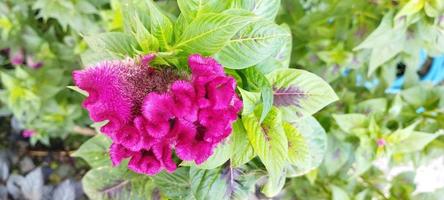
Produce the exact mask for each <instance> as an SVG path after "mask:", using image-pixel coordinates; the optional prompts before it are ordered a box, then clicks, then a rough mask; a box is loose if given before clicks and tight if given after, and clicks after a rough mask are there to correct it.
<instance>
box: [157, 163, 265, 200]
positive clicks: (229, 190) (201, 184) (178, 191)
mask: <svg viewBox="0 0 444 200" xmlns="http://www.w3.org/2000/svg"><path fill="white" fill-rule="evenodd" d="M258 178H259V177H258V174H257V173H256V172H255V170H253V169H244V168H231V167H230V168H216V169H212V170H203V169H197V168H194V167H191V168H190V169H188V168H179V169H177V170H176V171H175V172H174V173H172V174H169V173H166V172H162V173H160V174H158V175H156V176H154V177H153V179H154V183H155V185H156V186H157V187H158V188H159V189H160V191H161V193H162V194H163V195H165V196H166V197H168V198H169V199H216V200H218V199H246V198H248V197H249V196H250V195H251V194H252V193H253V192H254V185H255V183H256V181H257V179H258Z"/></svg>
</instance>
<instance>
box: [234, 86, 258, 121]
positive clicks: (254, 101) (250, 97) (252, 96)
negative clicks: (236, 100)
mask: <svg viewBox="0 0 444 200" xmlns="http://www.w3.org/2000/svg"><path fill="white" fill-rule="evenodd" d="M238 89H239V92H240V93H241V96H242V102H243V108H242V115H249V114H251V113H253V112H254V108H256V106H257V105H258V104H259V103H260V99H261V93H259V92H249V91H246V90H243V89H242V88H238Z"/></svg>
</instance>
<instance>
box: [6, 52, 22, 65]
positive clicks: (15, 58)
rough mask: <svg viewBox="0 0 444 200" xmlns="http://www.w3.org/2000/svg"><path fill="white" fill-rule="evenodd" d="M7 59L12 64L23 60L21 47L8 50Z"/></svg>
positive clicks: (19, 63)
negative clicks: (15, 49)
mask: <svg viewBox="0 0 444 200" xmlns="http://www.w3.org/2000/svg"><path fill="white" fill-rule="evenodd" d="M9 61H10V62H11V64H12V65H21V64H23V62H24V61H25V52H24V50H23V49H19V50H17V51H11V50H10V51H9Z"/></svg>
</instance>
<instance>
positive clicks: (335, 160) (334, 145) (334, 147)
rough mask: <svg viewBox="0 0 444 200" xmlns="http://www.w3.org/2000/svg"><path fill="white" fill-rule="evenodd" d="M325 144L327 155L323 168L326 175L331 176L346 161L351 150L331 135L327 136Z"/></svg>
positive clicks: (346, 144)
mask: <svg viewBox="0 0 444 200" xmlns="http://www.w3.org/2000/svg"><path fill="white" fill-rule="evenodd" d="M327 144H328V145H327V154H326V155H325V159H324V163H323V166H324V167H325V169H326V170H327V174H328V175H333V174H335V173H337V172H338V171H339V170H340V169H341V168H342V167H343V166H344V165H345V163H346V162H347V161H348V159H349V158H350V153H351V151H352V148H351V145H350V144H349V143H343V142H341V141H340V140H338V139H336V138H335V137H334V136H332V135H329V136H328V142H327Z"/></svg>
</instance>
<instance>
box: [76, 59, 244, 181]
mask: <svg viewBox="0 0 444 200" xmlns="http://www.w3.org/2000/svg"><path fill="white" fill-rule="evenodd" d="M153 58H154V56H153V55H147V56H144V57H141V58H140V59H139V60H132V59H127V60H124V61H106V62H102V63H99V64H98V65H96V66H94V67H91V68H87V69H85V70H82V71H76V72H74V74H73V76H74V81H75V83H76V85H77V86H78V87H79V88H81V89H83V90H86V91H87V92H88V93H89V96H88V98H87V99H86V100H85V101H84V103H83V106H84V107H85V108H86V109H87V110H88V111H89V114H90V117H91V119H92V120H93V121H95V122H100V121H104V120H108V123H107V124H106V125H105V126H104V127H102V129H101V131H102V132H103V133H104V134H106V135H108V136H109V137H110V138H111V139H112V141H113V144H112V146H111V148H110V157H111V161H112V163H113V165H118V164H119V163H121V161H122V160H124V159H129V162H128V168H129V169H131V170H133V171H135V172H137V173H143V174H148V175H154V174H157V173H159V172H160V171H161V170H162V169H166V170H167V171H168V172H172V171H174V170H175V169H176V163H175V162H174V161H173V159H172V155H173V150H175V152H176V155H177V156H178V157H179V158H180V159H182V160H188V161H195V162H196V163H197V164H200V163H202V162H204V161H205V160H207V159H208V157H210V156H211V154H212V153H213V150H214V148H215V147H216V146H217V145H218V144H219V143H220V142H221V141H223V140H224V139H225V138H226V137H228V136H229V134H230V133H231V125H232V123H233V121H234V120H236V118H237V113H238V112H239V110H240V109H241V107H242V102H241V101H240V100H239V98H238V97H237V95H236V93H235V88H236V82H235V80H234V79H233V78H232V77H228V76H226V75H225V73H224V72H223V68H222V66H221V65H220V64H218V63H217V62H216V61H215V60H214V59H212V58H205V57H202V56H200V55H192V56H190V58H189V66H190V68H191V72H192V74H191V78H190V79H188V78H186V77H185V76H182V75H180V74H181V73H179V72H177V71H175V70H172V69H165V68H163V69H155V68H153V67H151V66H149V63H150V61H151V60H152V59H153Z"/></svg>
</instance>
